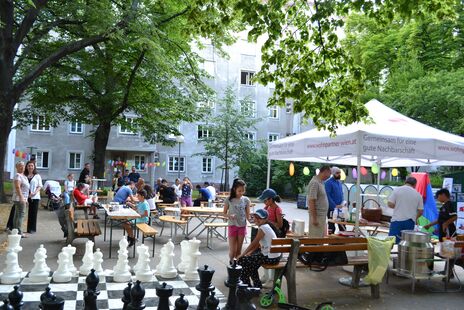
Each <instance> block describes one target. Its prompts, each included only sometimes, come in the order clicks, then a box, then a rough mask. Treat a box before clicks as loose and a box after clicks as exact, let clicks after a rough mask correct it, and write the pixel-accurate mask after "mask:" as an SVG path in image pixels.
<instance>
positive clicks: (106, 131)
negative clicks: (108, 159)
mask: <svg viewBox="0 0 464 310" xmlns="http://www.w3.org/2000/svg"><path fill="white" fill-rule="evenodd" d="M110 132H111V123H109V122H108V123H101V124H100V125H98V127H97V130H95V138H94V141H93V150H94V162H93V165H94V168H93V175H94V176H95V177H97V178H99V179H101V178H103V177H104V174H105V153H106V147H107V145H108V139H109V137H110Z"/></svg>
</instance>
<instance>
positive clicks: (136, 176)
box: [128, 166, 140, 183]
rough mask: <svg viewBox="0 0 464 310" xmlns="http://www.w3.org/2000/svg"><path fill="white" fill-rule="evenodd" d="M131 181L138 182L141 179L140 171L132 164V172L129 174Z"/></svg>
mask: <svg viewBox="0 0 464 310" xmlns="http://www.w3.org/2000/svg"><path fill="white" fill-rule="evenodd" d="M128 178H129V181H132V182H134V183H137V182H138V181H139V179H140V173H138V172H137V170H135V166H132V172H131V173H129V175H128Z"/></svg>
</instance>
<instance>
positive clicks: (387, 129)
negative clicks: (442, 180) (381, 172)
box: [268, 99, 464, 167]
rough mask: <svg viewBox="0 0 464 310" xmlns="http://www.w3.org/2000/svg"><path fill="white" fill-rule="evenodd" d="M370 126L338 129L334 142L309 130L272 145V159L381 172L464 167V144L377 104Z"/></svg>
mask: <svg viewBox="0 0 464 310" xmlns="http://www.w3.org/2000/svg"><path fill="white" fill-rule="evenodd" d="M366 108H367V109H368V111H369V116H370V117H371V118H372V122H371V123H368V124H365V123H362V122H361V123H354V124H351V125H349V126H340V127H339V128H338V129H337V131H336V136H333V137H331V136H330V132H329V131H327V130H318V129H316V128H315V129H311V130H308V131H305V132H302V133H300V134H297V135H294V136H291V137H287V138H284V139H280V140H277V141H274V142H271V143H269V153H268V158H269V159H273V160H292V161H306V162H324V163H330V164H339V165H351V166H356V164H357V158H358V155H359V156H361V161H362V162H361V165H362V166H371V165H372V164H373V163H374V162H380V164H381V166H382V167H401V166H426V165H443V166H461V165H464V138H463V137H460V136H457V135H453V134H450V133H447V132H444V131H441V130H438V129H435V128H433V127H430V126H427V125H425V124H422V123H420V122H417V121H415V120H413V119H411V118H409V117H406V116H404V115H402V114H401V113H398V112H397V111H395V110H393V109H391V108H389V107H387V106H385V105H384V104H382V103H380V102H379V101H377V100H375V99H373V100H371V101H369V102H368V103H366Z"/></svg>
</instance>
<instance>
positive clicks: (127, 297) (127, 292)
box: [121, 282, 132, 310]
mask: <svg viewBox="0 0 464 310" xmlns="http://www.w3.org/2000/svg"><path fill="white" fill-rule="evenodd" d="M131 288H132V282H129V283H127V287H126V288H125V289H124V291H123V292H122V294H123V296H122V298H121V301H122V302H123V303H124V306H123V307H122V310H127V306H128V305H129V303H130V301H131V297H130V291H131Z"/></svg>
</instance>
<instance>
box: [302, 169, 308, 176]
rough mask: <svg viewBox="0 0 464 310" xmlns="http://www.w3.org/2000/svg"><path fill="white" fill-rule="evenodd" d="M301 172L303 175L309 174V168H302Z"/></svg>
mask: <svg viewBox="0 0 464 310" xmlns="http://www.w3.org/2000/svg"><path fill="white" fill-rule="evenodd" d="M303 174H304V175H309V168H308V167H304V168H303Z"/></svg>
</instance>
